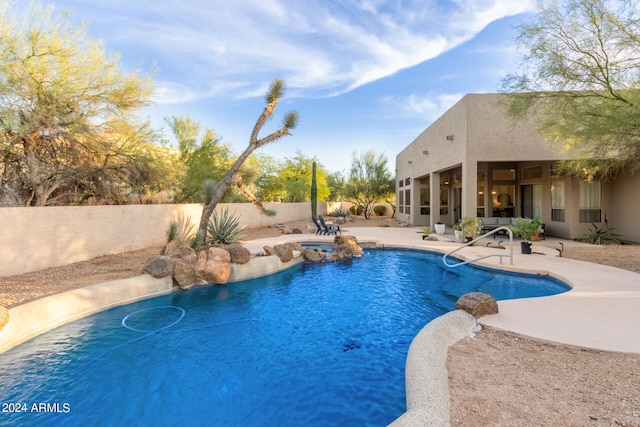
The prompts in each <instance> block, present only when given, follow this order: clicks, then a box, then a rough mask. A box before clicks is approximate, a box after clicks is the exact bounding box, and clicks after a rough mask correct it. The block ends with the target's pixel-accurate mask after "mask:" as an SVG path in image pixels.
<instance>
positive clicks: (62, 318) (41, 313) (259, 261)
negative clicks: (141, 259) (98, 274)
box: [0, 251, 303, 354]
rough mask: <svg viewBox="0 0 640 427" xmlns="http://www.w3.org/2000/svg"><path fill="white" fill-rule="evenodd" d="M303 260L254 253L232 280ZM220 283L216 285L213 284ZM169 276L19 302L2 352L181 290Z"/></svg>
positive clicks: (1, 340) (234, 269) (0, 333)
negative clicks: (88, 318) (90, 318)
mask: <svg viewBox="0 0 640 427" xmlns="http://www.w3.org/2000/svg"><path fill="white" fill-rule="evenodd" d="M302 261H303V257H302V254H301V253H300V252H299V251H294V258H293V259H292V260H291V261H288V262H282V261H281V260H280V259H279V258H278V257H277V256H275V255H273V256H257V257H252V258H251V260H250V261H249V262H248V263H246V264H232V265H231V275H230V277H229V283H234V282H239V281H243V280H250V279H254V278H257V277H262V276H266V275H270V274H274V273H277V272H279V271H283V270H287V269H289V268H292V267H294V266H296V265H298V264H299V263H301V262H302ZM211 286H216V285H211ZM178 291H179V288H178V287H176V286H175V285H174V283H173V279H172V278H171V277H169V276H167V277H163V278H154V277H152V276H150V275H148V274H143V275H140V276H136V277H130V278H127V279H120V280H112V281H108V282H103V283H98V284H95V285H90V286H85V287H83V288H78V289H73V290H70V291H66V292H62V293H59V294H54V295H50V296H47V297H43V298H39V299H36V300H34V301H29V302H26V303H24V304H19V305H16V306H13V307H11V308H9V309H8V311H9V322H8V323H7V324H6V325H5V326H4V327H3V328H2V329H1V330H0V354H2V353H4V352H6V351H7V350H10V349H11V348H13V347H15V346H17V345H19V344H22V343H24V342H26V341H28V340H30V339H32V338H35V337H37V336H38V335H40V334H43V333H45V332H47V331H50V330H51V329H54V328H57V327H58V326H62V325H64V324H66V323H70V322H73V321H75V320H78V319H81V318H83V317H86V316H90V315H92V314H95V313H98V312H100V311H104V310H108V309H110V308H113V307H117V306H120V305H126V304H131V303H133V302H136V301H140V300H144V299H149V298H153V297H157V296H162V295H167V294H170V293H172V292H178Z"/></svg>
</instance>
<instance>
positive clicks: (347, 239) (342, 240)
mask: <svg viewBox="0 0 640 427" xmlns="http://www.w3.org/2000/svg"><path fill="white" fill-rule="evenodd" d="M333 243H334V244H335V245H337V246H340V245H349V246H351V248H352V249H353V254H352V256H357V257H360V256H362V255H363V254H364V251H363V250H362V248H361V247H360V245H359V244H358V239H356V238H355V236H342V235H341V236H336V237H334V239H333Z"/></svg>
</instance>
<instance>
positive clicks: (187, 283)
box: [173, 256, 196, 289]
mask: <svg viewBox="0 0 640 427" xmlns="http://www.w3.org/2000/svg"><path fill="white" fill-rule="evenodd" d="M195 266H196V263H195V256H193V257H187V258H178V259H176V260H175V261H174V263H173V280H174V281H175V282H176V283H177V284H178V286H179V287H180V289H189V288H191V287H192V286H193V285H194V284H195V283H196V272H195Z"/></svg>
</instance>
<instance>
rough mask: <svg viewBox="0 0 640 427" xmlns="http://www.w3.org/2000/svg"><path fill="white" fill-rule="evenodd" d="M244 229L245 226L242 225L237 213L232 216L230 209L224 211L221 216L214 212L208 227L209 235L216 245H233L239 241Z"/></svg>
mask: <svg viewBox="0 0 640 427" xmlns="http://www.w3.org/2000/svg"><path fill="white" fill-rule="evenodd" d="M243 229H244V226H241V225H240V222H239V218H238V217H236V216H235V211H234V213H233V214H230V213H229V210H228V209H225V210H223V211H222V213H221V215H218V212H214V213H213V216H212V218H211V220H210V221H209V224H208V226H207V232H208V235H209V237H210V239H211V241H212V242H214V243H233V242H235V241H236V240H238V236H239V235H240V232H241V231H242V230H243Z"/></svg>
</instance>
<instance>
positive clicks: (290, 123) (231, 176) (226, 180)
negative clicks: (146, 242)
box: [198, 79, 298, 233]
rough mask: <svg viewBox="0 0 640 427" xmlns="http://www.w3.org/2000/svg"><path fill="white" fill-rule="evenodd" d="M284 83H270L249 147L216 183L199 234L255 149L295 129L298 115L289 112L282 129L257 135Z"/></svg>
mask: <svg viewBox="0 0 640 427" xmlns="http://www.w3.org/2000/svg"><path fill="white" fill-rule="evenodd" d="M284 90H285V83H284V80H282V79H275V80H274V81H272V82H271V85H270V86H269V90H268V91H267V93H266V95H265V101H266V103H267V105H266V106H265V107H264V110H262V114H260V117H258V120H257V121H256V124H255V126H254V127H253V131H252V132H251V137H250V139H249V146H248V147H247V148H246V149H245V150H244V152H243V153H242V154H241V155H240V156H239V157H238V158H237V159H236V161H235V163H234V164H233V166H231V169H229V171H228V172H227V173H226V175H225V176H224V177H223V178H222V179H221V180H220V181H218V182H217V183H216V185H215V187H214V189H213V191H212V193H211V198H210V200H209V202H208V203H207V204H205V206H204V208H203V209H202V217H201V218H200V225H199V227H198V229H199V230H200V231H201V232H203V233H204V232H206V229H207V223H208V222H209V218H210V217H211V214H212V213H213V211H214V210H215V208H216V206H217V204H218V201H219V200H220V199H221V198H222V196H223V195H224V192H225V190H226V189H227V187H228V186H229V185H230V184H231V183H233V182H234V181H237V178H236V175H237V174H238V172H239V171H240V168H241V167H242V164H243V163H244V162H245V160H247V158H248V157H249V156H250V155H251V153H253V152H254V151H255V150H256V149H257V148H260V147H262V146H263V145H266V144H268V143H270V142H273V141H276V140H278V139H280V138H282V137H283V136H285V135H290V133H289V130H290V129H293V128H295V127H296V124H297V122H298V113H297V112H295V111H289V112H288V113H287V114H285V116H284V118H283V119H282V127H281V128H280V129H278V130H277V131H275V132H273V133H271V134H269V135H267V136H265V137H264V138H260V139H258V134H259V133H260V130H261V129H262V126H264V124H265V123H266V121H267V120H269V119H270V118H271V117H272V116H273V112H274V110H275V109H276V106H277V105H278V100H279V99H280V98H282V96H283V95H284Z"/></svg>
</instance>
